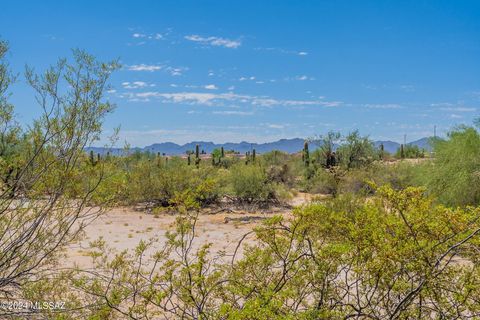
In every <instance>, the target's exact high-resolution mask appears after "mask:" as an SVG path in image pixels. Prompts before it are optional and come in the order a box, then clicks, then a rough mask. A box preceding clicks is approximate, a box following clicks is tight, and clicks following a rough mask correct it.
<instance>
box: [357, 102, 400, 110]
mask: <svg viewBox="0 0 480 320" xmlns="http://www.w3.org/2000/svg"><path fill="white" fill-rule="evenodd" d="M363 106H364V107H365V108H368V109H402V108H403V107H402V106H401V105H399V104H396V103H386V104H368V103H367V104H364V105H363Z"/></svg>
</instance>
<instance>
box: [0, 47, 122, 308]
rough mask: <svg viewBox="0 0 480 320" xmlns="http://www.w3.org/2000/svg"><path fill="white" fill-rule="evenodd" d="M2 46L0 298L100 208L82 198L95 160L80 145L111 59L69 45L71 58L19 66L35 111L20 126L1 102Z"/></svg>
mask: <svg viewBox="0 0 480 320" xmlns="http://www.w3.org/2000/svg"><path fill="white" fill-rule="evenodd" d="M6 51H7V46H6V44H5V43H0V141H1V150H0V174H1V176H2V181H1V182H0V298H2V299H18V298H21V297H22V289H23V288H24V286H26V285H27V284H28V283H31V282H35V281H39V280H40V279H42V278H43V277H44V276H45V275H46V273H49V274H51V273H52V270H54V269H53V265H54V263H55V261H56V259H57V258H58V256H59V253H61V250H62V249H64V248H65V246H66V245H67V244H68V243H69V242H70V241H72V240H74V239H75V238H76V236H77V235H78V234H79V232H80V231H81V230H82V228H83V227H84V226H85V225H86V224H87V223H88V222H89V221H90V220H91V219H93V218H95V217H96V216H97V215H98V214H99V212H100V211H101V210H100V209H99V208H98V207H97V206H95V207H90V206H89V204H90V203H91V199H92V196H93V195H94V193H95V190H96V188H97V187H98V186H99V185H100V183H101V182H102V181H103V179H104V176H103V174H102V169H101V167H102V166H101V165H97V166H95V167H92V166H91V164H90V163H89V161H88V156H87V155H86V154H85V152H84V148H85V147H87V146H89V145H90V144H91V143H92V142H93V141H95V140H97V139H98V138H99V134H100V130H101V125H102V120H103V118H104V116H105V115H106V114H107V113H109V112H111V111H112V110H113V106H112V104H110V103H109V102H108V101H106V100H105V99H104V93H105V91H106V89H107V80H108V79H109V76H110V74H111V73H112V72H113V71H114V70H115V69H116V68H117V67H118V66H117V62H115V61H114V62H110V63H99V62H97V61H96V60H95V59H94V58H93V57H92V56H90V55H88V54H86V53H85V52H83V51H80V50H74V51H73V58H74V61H73V62H72V63H69V62H68V61H67V60H65V59H61V60H59V61H58V63H57V64H56V65H54V66H52V67H51V68H49V69H48V70H47V71H46V72H45V73H44V74H40V75H39V74H36V73H35V72H34V70H33V69H32V68H27V69H26V73H25V77H26V80H27V82H28V84H29V85H30V86H31V87H32V88H33V89H34V91H35V93H36V101H37V103H38V104H39V105H40V108H41V109H40V110H41V112H40V116H39V117H38V118H37V119H36V120H35V121H34V122H33V124H31V125H30V126H28V127H27V128H26V129H22V128H21V127H20V126H19V125H17V124H16V122H15V119H14V112H13V110H14V109H13V106H12V105H11V104H9V103H8V102H7V98H8V93H9V85H10V84H11V83H12V81H13V77H12V75H11V73H9V71H8V65H7V64H6V62H5V61H4V55H5V52H6ZM80 181H82V182H81V183H80ZM3 311H5V310H2V311H0V312H3Z"/></svg>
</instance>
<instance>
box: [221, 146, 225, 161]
mask: <svg viewBox="0 0 480 320" xmlns="http://www.w3.org/2000/svg"><path fill="white" fill-rule="evenodd" d="M220 157H221V158H222V159H223V157H225V150H223V147H221V148H220Z"/></svg>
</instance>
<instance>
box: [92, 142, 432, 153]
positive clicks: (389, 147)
mask: <svg viewBox="0 0 480 320" xmlns="http://www.w3.org/2000/svg"><path fill="white" fill-rule="evenodd" d="M304 141H305V140H304V139H300V138H294V139H280V140H278V141H274V142H266V143H250V142H245V141H243V142H240V143H222V144H217V143H213V142H206V141H192V142H190V143H186V144H183V145H179V144H176V143H173V142H163V143H154V144H152V145H149V146H146V147H144V148H138V147H136V148H131V149H130V152H151V153H158V152H160V153H161V154H166V155H182V154H185V153H186V152H187V151H188V150H191V151H193V150H195V146H196V145H197V144H198V145H199V146H200V150H203V151H204V152H205V153H211V152H212V151H213V150H214V149H216V148H221V147H223V148H224V149H225V151H227V150H235V151H237V152H240V153H242V154H243V153H245V152H247V151H251V150H253V149H255V151H256V152H257V153H265V152H269V151H273V150H279V151H283V152H287V153H295V152H298V151H300V150H302V148H303V143H304ZM429 141H430V138H422V139H419V140H415V141H412V142H409V143H407V144H409V145H416V146H418V147H419V148H420V149H425V150H426V151H431V149H432V148H431V146H430V143H429ZM382 143H383V147H384V150H385V151H387V152H389V153H395V152H396V151H397V149H398V148H400V144H399V143H397V142H394V141H388V140H387V141H374V145H375V147H377V148H378V147H379V146H380V144H382ZM317 147H318V146H317V145H315V144H314V143H311V144H310V150H311V151H313V150H315V149H316V148H317ZM86 151H87V152H90V151H93V152H95V153H100V154H101V155H104V154H106V153H107V152H110V153H111V154H113V155H119V154H123V153H124V152H125V151H124V149H122V148H113V149H109V148H102V147H88V148H86Z"/></svg>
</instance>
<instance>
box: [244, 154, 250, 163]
mask: <svg viewBox="0 0 480 320" xmlns="http://www.w3.org/2000/svg"><path fill="white" fill-rule="evenodd" d="M249 162H250V151H247V152H245V164H248V163H249Z"/></svg>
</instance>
